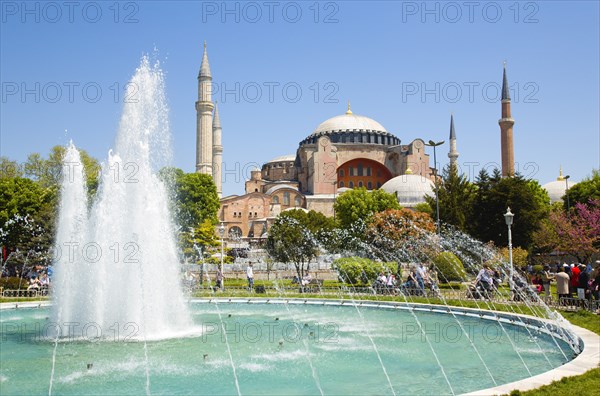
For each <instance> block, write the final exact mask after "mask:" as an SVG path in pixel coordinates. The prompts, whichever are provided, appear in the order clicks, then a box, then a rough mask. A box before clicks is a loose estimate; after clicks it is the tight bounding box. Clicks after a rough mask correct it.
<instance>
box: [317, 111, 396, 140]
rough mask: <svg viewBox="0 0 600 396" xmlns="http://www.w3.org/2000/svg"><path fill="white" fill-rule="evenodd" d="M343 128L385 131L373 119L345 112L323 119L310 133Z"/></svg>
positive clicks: (343, 129) (321, 132) (341, 129)
mask: <svg viewBox="0 0 600 396" xmlns="http://www.w3.org/2000/svg"><path fill="white" fill-rule="evenodd" d="M345 130H350V131H352V130H356V131H373V132H387V130H386V129H385V128H384V127H383V125H381V124H380V123H378V122H377V121H375V120H374V119H372V118H369V117H365V116H361V115H358V114H352V113H348V112H347V113H346V114H342V115H338V116H335V117H332V118H330V119H328V120H325V121H323V122H322V123H320V124H319V126H318V127H317V129H315V130H314V131H313V133H312V134H313V135H319V134H323V133H327V132H334V131H345Z"/></svg>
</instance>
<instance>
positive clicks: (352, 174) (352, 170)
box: [348, 166, 354, 176]
mask: <svg viewBox="0 0 600 396" xmlns="http://www.w3.org/2000/svg"><path fill="white" fill-rule="evenodd" d="M348 176H354V168H353V167H351V166H349V167H348Z"/></svg>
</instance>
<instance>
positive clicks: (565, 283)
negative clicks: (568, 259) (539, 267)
mask: <svg viewBox="0 0 600 396" xmlns="http://www.w3.org/2000/svg"><path fill="white" fill-rule="evenodd" d="M567 268H568V266H567ZM569 281H570V278H569V274H567V273H566V272H565V267H560V268H559V270H558V274H556V294H558V301H559V302H560V301H561V300H562V299H564V298H567V297H569Z"/></svg>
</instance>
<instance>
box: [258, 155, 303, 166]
mask: <svg viewBox="0 0 600 396" xmlns="http://www.w3.org/2000/svg"><path fill="white" fill-rule="evenodd" d="M295 160H296V154H286V155H280V156H279V157H275V158H273V159H271V160H269V161H267V162H265V164H268V163H271V162H290V161H291V162H293V161H295Z"/></svg>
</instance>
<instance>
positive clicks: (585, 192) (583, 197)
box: [563, 169, 600, 208]
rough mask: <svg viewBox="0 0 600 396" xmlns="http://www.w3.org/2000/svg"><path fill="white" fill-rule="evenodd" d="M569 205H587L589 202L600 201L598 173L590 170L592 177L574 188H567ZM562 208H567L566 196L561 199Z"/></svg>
mask: <svg viewBox="0 0 600 396" xmlns="http://www.w3.org/2000/svg"><path fill="white" fill-rule="evenodd" d="M568 194H569V204H570V205H571V208H574V207H575V204H577V203H582V204H587V203H588V202H589V201H590V200H600V171H598V170H597V169H594V170H592V175H591V176H588V177H587V178H585V179H583V180H582V181H580V182H579V183H577V184H575V185H574V186H569V192H568ZM563 202H564V207H565V208H566V207H567V196H566V195H565V196H564V197H563Z"/></svg>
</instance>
